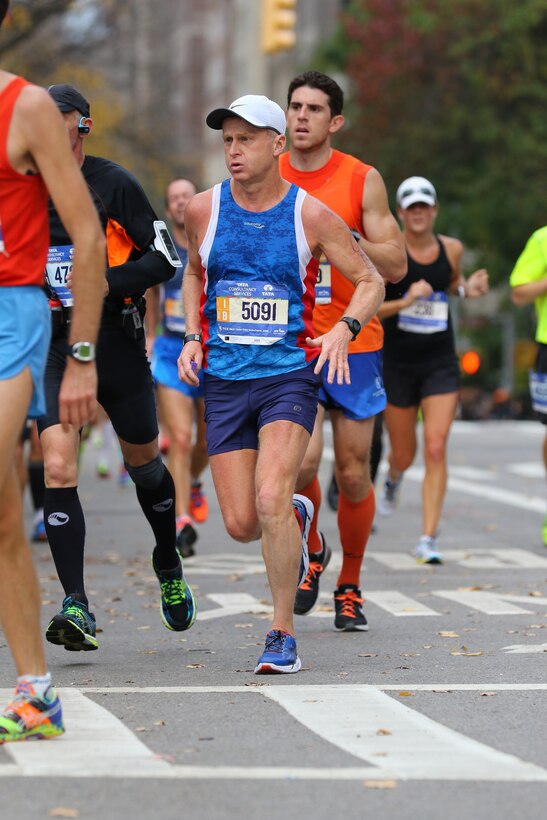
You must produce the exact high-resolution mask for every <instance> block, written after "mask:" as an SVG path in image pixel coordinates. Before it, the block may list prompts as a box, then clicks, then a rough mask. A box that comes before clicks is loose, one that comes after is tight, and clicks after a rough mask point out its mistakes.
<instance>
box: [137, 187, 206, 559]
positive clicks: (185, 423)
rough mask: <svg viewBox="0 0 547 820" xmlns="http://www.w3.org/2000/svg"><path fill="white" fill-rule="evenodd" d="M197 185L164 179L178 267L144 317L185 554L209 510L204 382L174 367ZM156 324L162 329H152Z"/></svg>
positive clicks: (154, 291)
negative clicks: (188, 218) (187, 221)
mask: <svg viewBox="0 0 547 820" xmlns="http://www.w3.org/2000/svg"><path fill="white" fill-rule="evenodd" d="M196 190H197V188H196V186H195V185H194V183H193V182H191V181H190V180H189V179H182V178H177V179H173V180H171V182H170V183H169V184H168V185H167V188H166V190H165V213H166V215H167V217H168V218H169V219H170V220H171V224H172V226H173V242H174V243H175V247H176V249H177V253H178V255H179V258H180V260H181V262H182V267H180V268H177V269H176V272H175V275H174V276H173V277H172V278H171V279H168V280H167V281H166V282H163V283H162V284H161V285H156V287H154V288H151V289H150V290H148V291H147V294H146V304H147V309H146V317H145V324H146V349H147V352H148V355H149V356H151V358H152V375H153V377H154V381H155V384H156V397H157V401H158V414H159V418H160V422H161V424H162V426H163V427H164V428H165V430H166V432H167V435H168V437H169V455H168V467H169V471H170V473H171V475H172V476H173V480H174V482H175V489H176V496H175V504H176V515H177V522H176V533H177V534H176V538H177V547H178V549H179V552H180V554H181V555H182V557H183V558H188V557H189V556H191V555H194V553H195V549H194V544H195V542H196V540H197V537H198V534H197V531H196V522H197V523H199V524H201V523H203V522H204V521H205V520H206V519H207V513H208V507H207V497H206V496H205V494H204V493H203V490H202V485H201V481H200V480H199V478H200V475H201V473H202V472H203V470H204V469H205V468H206V466H207V462H208V458H207V445H206V442H205V420H204V416H203V413H204V403H203V385H202V384H200V385H199V387H194V386H193V385H189V384H186V383H185V382H182V381H180V379H179V377H178V371H177V359H178V357H179V354H180V350H181V347H182V342H183V339H184V334H185V330H186V322H185V320H184V311H183V309H182V279H183V274H184V268H185V267H186V261H187V259H188V251H187V245H188V239H187V236H186V228H185V226H184V214H185V211H186V206H187V205H188V203H189V201H190V199H191V198H192V197H193V196H194V194H195V193H196ZM158 329H160V333H159V335H156V333H157V332H158ZM200 382H202V379H200ZM194 419H195V422H196V436H195V441H194V442H193V441H192V438H193V436H192V433H193V428H194Z"/></svg>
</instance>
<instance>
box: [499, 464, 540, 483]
mask: <svg viewBox="0 0 547 820" xmlns="http://www.w3.org/2000/svg"><path fill="white" fill-rule="evenodd" d="M505 469H506V470H507V472H508V473H514V475H520V476H523V477H524V478H537V479H545V467H544V466H543V464H542V463H541V462H540V461H524V462H522V463H521V464H508V465H507V466H506V467H505Z"/></svg>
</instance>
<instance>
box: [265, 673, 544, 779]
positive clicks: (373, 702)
mask: <svg viewBox="0 0 547 820" xmlns="http://www.w3.org/2000/svg"><path fill="white" fill-rule="evenodd" d="M261 694H262V695H264V696H266V697H268V698H271V699H272V700H274V701H275V702H276V703H278V704H279V705H280V706H282V707H283V708H284V709H285V710H286V711H287V712H288V713H289V714H290V715H291V716H292V717H294V718H295V719H296V720H298V721H299V722H300V723H302V724H303V725H304V726H306V728H308V729H310V731H312V732H314V733H315V734H317V735H319V736H320V737H322V738H324V739H325V740H327V741H329V743H332V744H334V745H335V746H338V747H339V748H340V749H343V751H345V752H348V753H349V754H352V755H354V756H355V757H358V758H360V759H361V760H365V761H367V763H369V764H371V765H374V764H375V763H377V762H378V758H379V757H380V758H384V761H385V763H387V765H388V767H389V769H390V770H391V771H392V772H394V773H395V774H394V776H395V777H396V778H397V779H399V778H400V779H403V780H466V781H472V780H489V781H547V771H546V770H545V769H542V768H540V767H539V766H536V765H534V764H532V763H526V762H524V761H521V760H519V759H518V758H517V757H515V756H513V755H508V754H505V753H503V752H498V751H496V750H495V749H492V748H491V747H489V746H487V745H486V744H484V743H479V742H478V741H476V740H472V739H471V738H468V737H465V735H461V734H459V733H458V732H455V731H454V730H452V729H449V728H447V727H446V726H442V725H441V724H440V723H437V722H436V721H434V720H431V718H428V717H426V716H425V715H422V714H420V713H419V712H416V711H415V710H414V709H410V708H409V707H408V706H405V705H404V704H402V703H400V702H399V701H397V700H394V699H393V698H392V697H390V696H389V695H386V694H384V693H383V692H379V691H378V690H375V689H373V688H366V687H361V688H357V687H356V688H355V689H353V690H351V689H350V691H348V690H347V689H346V690H345V691H342V690H341V688H340V687H337V686H271V687H268V688H267V689H263V690H262V692H261Z"/></svg>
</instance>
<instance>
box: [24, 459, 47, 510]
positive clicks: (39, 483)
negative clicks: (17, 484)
mask: <svg viewBox="0 0 547 820" xmlns="http://www.w3.org/2000/svg"><path fill="white" fill-rule="evenodd" d="M28 482H29V485H30V494H31V495H32V506H33V507H34V509H35V510H41V509H42V507H43V506H44V492H45V490H46V485H45V484H44V462H43V461H29V464H28Z"/></svg>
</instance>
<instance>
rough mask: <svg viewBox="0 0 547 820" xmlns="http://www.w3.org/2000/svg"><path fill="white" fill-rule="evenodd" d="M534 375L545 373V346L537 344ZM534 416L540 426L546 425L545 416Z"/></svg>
mask: <svg viewBox="0 0 547 820" xmlns="http://www.w3.org/2000/svg"><path fill="white" fill-rule="evenodd" d="M536 373H547V345H544V344H541V343H539V342H538V352H537V356H536ZM536 416H537V418H538V419H539V421H540V422H541V423H542V424H547V414H545V413H537V414H536Z"/></svg>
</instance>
